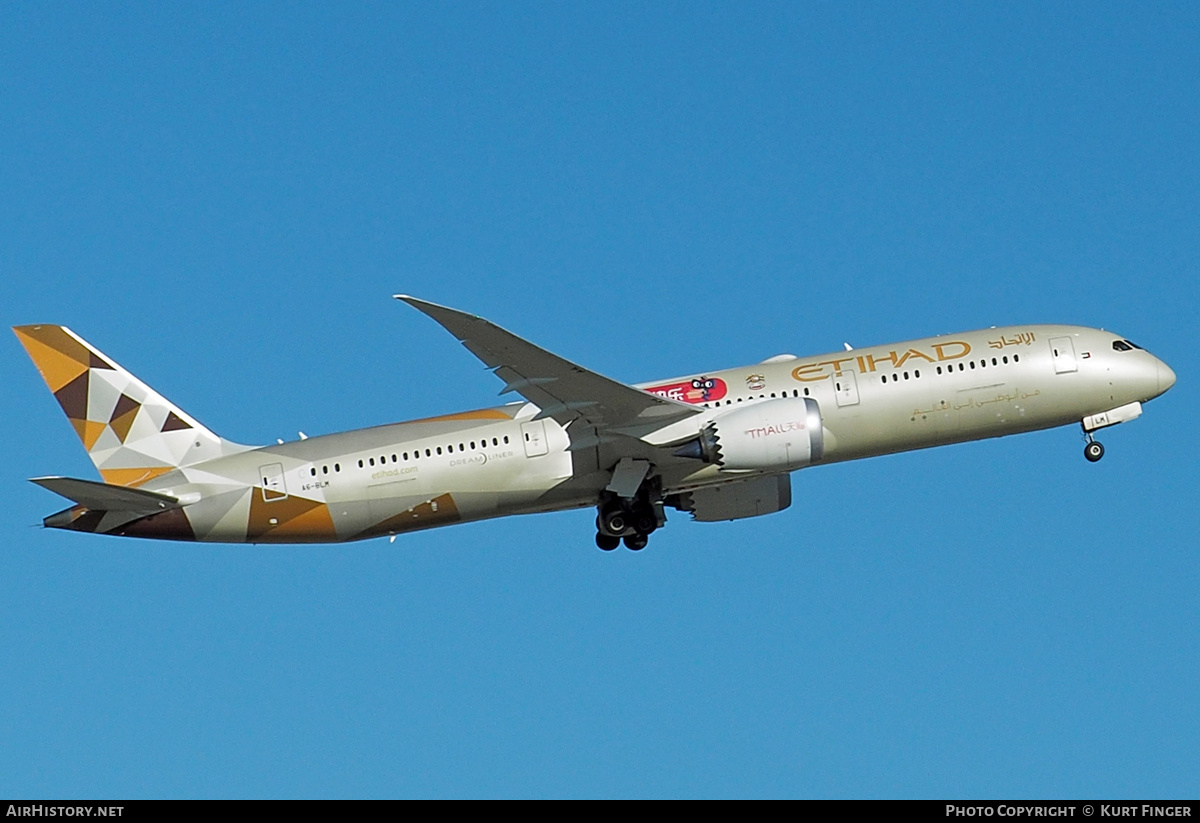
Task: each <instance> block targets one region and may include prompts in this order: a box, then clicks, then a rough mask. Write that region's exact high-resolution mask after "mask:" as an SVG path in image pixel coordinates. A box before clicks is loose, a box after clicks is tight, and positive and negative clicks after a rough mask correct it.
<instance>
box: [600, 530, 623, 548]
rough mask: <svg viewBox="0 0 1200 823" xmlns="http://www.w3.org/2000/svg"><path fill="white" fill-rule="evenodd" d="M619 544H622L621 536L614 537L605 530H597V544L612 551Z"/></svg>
mask: <svg viewBox="0 0 1200 823" xmlns="http://www.w3.org/2000/svg"><path fill="white" fill-rule="evenodd" d="M619 545H621V538H619V537H613V536H612V535H610V534H604V533H603V532H596V546H597V547H599V548H600V549H602V550H603V551H606V552H610V551H612V550H613V549H615V548H616V547H617V546H619Z"/></svg>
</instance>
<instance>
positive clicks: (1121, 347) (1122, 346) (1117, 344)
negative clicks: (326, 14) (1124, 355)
mask: <svg viewBox="0 0 1200 823" xmlns="http://www.w3.org/2000/svg"><path fill="white" fill-rule="evenodd" d="M1113 351H1133V346H1131V345H1129V344H1128V343H1126V342H1125V341H1124V340H1114V341H1113Z"/></svg>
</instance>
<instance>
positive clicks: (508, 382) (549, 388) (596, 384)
mask: <svg viewBox="0 0 1200 823" xmlns="http://www.w3.org/2000/svg"><path fill="white" fill-rule="evenodd" d="M394 296H395V298H396V299H397V300H403V301H404V302H405V303H407V304H408V305H410V306H412V307H413V308H415V309H418V310H419V311H422V312H424V313H425V314H427V315H429V316H430V317H431V318H433V320H435V321H436V322H437V323H439V324H440V325H441V326H442V327H443V328H445V329H446V331H448V332H450V333H451V334H453V335H454V336H455V337H457V338H458V339H459V340H461V341H462V344H463V345H464V346H466V347H467V350H468V351H470V352H471V353H472V354H474V355H475V356H476V357H478V358H479V359H480V360H482V361H483V362H484V364H485V365H487V366H488V368H490V369H492V371H494V372H495V373H496V376H497V377H499V378H500V379H501V380H503V381H504V383H505V385H504V389H503V390H502V391H501V392H500V393H501V394H505V393H507V392H512V391H515V392H517V393H518V394H520V395H521V396H522V397H524V398H525V399H526V400H528V401H529V402H530V403H533V404H534V405H536V406H537V407H538V408H540V409H541V411H540V412H539V413H538V415H537V417H550V418H553V419H554V420H555V421H556V422H557V423H558V424H559V425H562V426H566V425H567V424H568V423H570V422H571V421H573V420H577V419H582V420H585V421H587V423H588V424H590V425H592V426H595V427H596V428H597V429H607V430H620V429H630V430H634V429H642V428H645V427H652V428H658V427H659V426H664V425H667V424H668V423H673V422H675V421H677V420H682V419H683V418H685V417H689V416H691V415H694V414H699V413H700V412H701V411H703V409H698V408H696V407H695V406H689V405H687V404H686V403H680V402H678V401H675V400H671V399H669V398H666V397H659V396H658V395H655V394H650V393H649V392H646V391H642V390H641V389H636V388H634V387H633V386H628V385H626V384H624V383H620V382H618V381H616V380H612V379H610V378H608V377H605V376H603V375H601V374H597V373H596V372H593V371H589V370H588V369H585V368H583V367H582V366H579V365H576V364H575V363H572V362H571V361H570V360H565V359H563V358H561V357H559V356H558V355H556V354H552V353H551V352H548V351H546V350H545V349H543V348H539V347H538V346H535V345H534V344H533V343H530V342H529V341H528V340H524V339H522V338H520V337H517V336H516V335H515V334H513V333H512V332H508V331H505V330H504V329H502V328H500V327H499V326H497V325H495V324H494V323H490V322H488V321H487V320H484V319H483V318H482V317H476V316H475V315H473V314H467V313H466V312H461V311H458V310H457V309H451V308H447V307H446V306H439V305H437V304H436V303H429V302H426V301H424V300H418V299H417V298H415V297H409V296H408V295H406V294H397V295H394Z"/></svg>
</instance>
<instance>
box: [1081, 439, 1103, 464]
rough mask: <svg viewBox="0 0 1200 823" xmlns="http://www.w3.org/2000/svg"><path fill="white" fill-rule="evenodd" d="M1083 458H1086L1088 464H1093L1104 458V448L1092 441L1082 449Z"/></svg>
mask: <svg viewBox="0 0 1200 823" xmlns="http://www.w3.org/2000/svg"><path fill="white" fill-rule="evenodd" d="M1083 456H1084V457H1086V458H1087V460H1088V462H1089V463H1095V462H1096V461H1097V460H1099V459H1100V458H1101V457H1103V456H1104V447H1103V446H1101V445H1100V444H1099V443H1097V442H1096V441H1095V440H1092V441H1091V442H1090V443H1088V444H1087V445H1086V446H1084V447H1083Z"/></svg>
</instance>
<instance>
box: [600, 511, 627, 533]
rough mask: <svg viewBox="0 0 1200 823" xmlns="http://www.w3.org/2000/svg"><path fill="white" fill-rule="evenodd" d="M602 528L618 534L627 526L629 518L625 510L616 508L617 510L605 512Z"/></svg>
mask: <svg viewBox="0 0 1200 823" xmlns="http://www.w3.org/2000/svg"><path fill="white" fill-rule="evenodd" d="M603 517H604V530H605V531H607V532H609V533H610V534H620V533H621V532H623V531H625V530H626V529H627V528H629V518H628V517H626V515H625V512H623V511H621V510H620V509H618V510H617V511H612V512H607V513H606V514H605V515H604V516H603Z"/></svg>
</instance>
